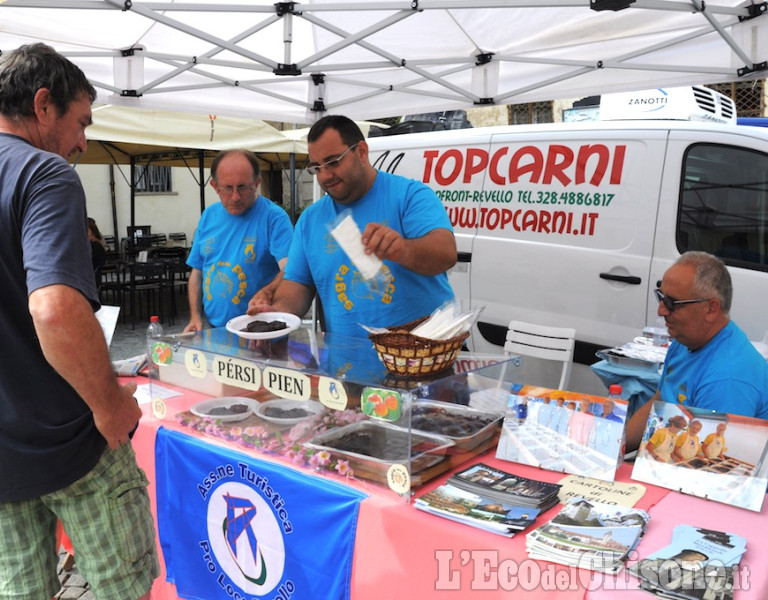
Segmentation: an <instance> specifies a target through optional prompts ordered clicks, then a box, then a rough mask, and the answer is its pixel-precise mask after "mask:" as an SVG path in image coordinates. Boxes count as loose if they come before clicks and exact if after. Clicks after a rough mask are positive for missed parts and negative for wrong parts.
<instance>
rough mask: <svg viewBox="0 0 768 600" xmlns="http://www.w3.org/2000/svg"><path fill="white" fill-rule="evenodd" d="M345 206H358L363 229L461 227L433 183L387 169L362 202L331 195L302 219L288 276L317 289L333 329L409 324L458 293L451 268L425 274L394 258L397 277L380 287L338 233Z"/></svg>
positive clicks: (411, 233)
mask: <svg viewBox="0 0 768 600" xmlns="http://www.w3.org/2000/svg"><path fill="white" fill-rule="evenodd" d="M345 210H350V211H351V213H352V218H353V219H354V220H355V222H356V223H357V226H358V227H359V228H360V231H361V232H362V231H364V230H365V226H366V225H367V224H368V223H380V224H382V225H386V226H387V227H391V228H392V229H394V230H395V231H397V232H398V233H400V235H402V236H403V237H405V238H407V239H414V238H419V237H422V236H424V235H426V234H427V233H429V232H430V231H433V230H435V229H447V230H449V231H453V228H452V227H451V222H450V219H449V218H448V214H447V213H446V211H445V208H444V207H443V205H442V204H441V203H440V200H439V199H438V197H437V196H436V195H435V193H434V192H433V191H432V190H431V189H430V188H429V187H427V186H426V185H424V184H423V183H420V182H418V181H415V180H413V179H407V178H405V177H402V176H399V175H393V174H391V173H384V172H381V171H379V172H378V174H377V175H376V180H375V181H374V184H373V186H372V187H371V189H370V190H369V191H368V193H367V194H365V196H363V197H362V198H360V199H359V200H356V201H355V202H352V203H350V204H338V203H337V202H335V201H334V200H333V199H332V198H331V197H330V196H328V195H326V196H323V197H322V198H321V199H320V200H319V201H317V202H316V203H314V204H312V205H311V206H309V207H308V208H307V209H306V210H305V211H304V212H303V213H302V215H301V217H300V218H299V221H298V223H297V224H296V233H295V235H294V239H293V243H292V244H291V252H290V254H289V256H288V265H287V267H286V268H285V278H286V279H289V280H291V281H296V282H298V283H302V284H304V285H309V286H314V287H315V288H316V289H317V293H318V296H319V297H320V301H321V303H322V307H323V313H324V315H325V324H326V329H327V330H328V331H329V332H332V333H335V334H339V335H346V336H353V337H364V336H367V335H368V334H367V332H366V331H365V330H364V329H363V328H362V327H360V325H359V323H362V324H364V325H369V326H372V327H388V326H392V325H401V324H403V323H407V322H410V321H413V320H415V319H418V318H419V317H423V316H425V315H429V314H431V313H432V312H433V311H434V310H435V309H436V308H438V307H439V306H440V305H442V304H443V303H444V302H446V301H448V300H451V299H452V298H453V297H454V295H453V289H452V288H451V286H450V284H449V283H448V275H447V274H446V273H441V274H439V275H434V276H428V275H419V274H418V273H414V272H413V271H411V270H409V269H406V268H405V267H402V266H401V265H399V264H397V263H395V262H392V261H387V260H385V261H384V265H385V267H386V268H387V269H389V271H390V274H391V277H392V279H391V282H390V283H389V285H388V286H386V289H383V290H376V289H372V288H371V286H370V285H368V283H367V282H366V281H364V280H363V278H362V277H361V276H360V273H359V272H358V271H357V269H355V267H354V265H353V263H352V261H351V260H350V259H349V257H348V256H347V254H346V253H345V252H344V250H342V249H341V247H340V246H339V245H338V244H337V243H336V241H335V240H334V238H333V236H332V235H331V233H330V230H329V225H330V226H331V227H332V226H333V223H334V222H335V220H336V219H337V217H338V215H339V214H340V213H341V212H342V211H345Z"/></svg>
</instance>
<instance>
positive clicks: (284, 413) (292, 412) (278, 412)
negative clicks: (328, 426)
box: [263, 406, 310, 419]
mask: <svg viewBox="0 0 768 600" xmlns="http://www.w3.org/2000/svg"><path fill="white" fill-rule="evenodd" d="M263 413H264V416H266V417H272V418H274V419H301V418H303V417H308V416H309V415H310V413H309V411H307V410H305V409H303V408H279V407H277V406H268V407H267V408H265V409H264V410H263Z"/></svg>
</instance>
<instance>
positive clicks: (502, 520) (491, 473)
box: [414, 463, 560, 537]
mask: <svg viewBox="0 0 768 600" xmlns="http://www.w3.org/2000/svg"><path fill="white" fill-rule="evenodd" d="M559 490H560V485H558V484H556V483H547V482H544V481H536V480H533V479H527V478H525V477H519V476H517V475H513V474H512V473H507V472H506V471H502V470H500V469H495V468H493V467H491V466H489V465H486V464H483V463H478V464H476V465H473V466H471V467H469V468H467V469H464V470H463V471H460V472H459V473H456V474H455V475H452V476H451V477H450V478H449V479H448V481H447V482H446V483H445V484H443V485H441V486H440V487H438V488H436V489H435V490H433V491H431V492H428V493H426V494H424V495H423V496H421V497H420V498H417V499H416V500H415V502H414V505H415V506H416V508H418V509H419V510H423V511H425V512H428V513H431V514H434V515H438V516H441V517H444V518H446V519H451V520H453V521H457V522H459V523H464V524H465V525H471V526H473V527H477V528H479V529H483V530H485V531H490V532H492V533H496V534H499V535H504V536H506V537H512V536H513V535H515V533H516V532H518V531H522V530H523V529H525V528H526V527H528V526H529V525H531V524H532V523H533V522H534V521H535V520H536V517H537V516H538V515H539V514H540V513H541V512H543V511H546V510H547V509H549V508H551V507H552V506H553V505H554V504H556V503H557V501H558V500H557V493H558V491H559Z"/></svg>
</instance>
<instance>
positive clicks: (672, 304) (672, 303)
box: [654, 288, 709, 313]
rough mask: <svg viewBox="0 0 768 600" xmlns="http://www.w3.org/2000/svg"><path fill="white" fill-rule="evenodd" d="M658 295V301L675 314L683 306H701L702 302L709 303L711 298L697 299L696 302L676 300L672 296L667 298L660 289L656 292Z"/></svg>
mask: <svg viewBox="0 0 768 600" xmlns="http://www.w3.org/2000/svg"><path fill="white" fill-rule="evenodd" d="M654 293H655V294H656V300H658V301H659V302H661V303H662V304H663V305H664V308H666V309H667V310H668V311H669V312H671V313H672V312H675V309H676V308H677V307H678V306H682V305H683V304H699V303H700V302H708V301H709V298H696V299H695V300H675V299H674V298H673V297H672V296H665V295H664V294H663V293H662V291H661V290H660V289H659V288H656V289H655V290H654Z"/></svg>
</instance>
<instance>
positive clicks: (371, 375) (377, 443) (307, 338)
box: [150, 325, 520, 501]
mask: <svg viewBox="0 0 768 600" xmlns="http://www.w3.org/2000/svg"><path fill="white" fill-rule="evenodd" d="M250 337H251V338H252V337H253V336H250ZM266 337H269V338H270V339H248V338H245V337H242V336H241V335H240V334H239V333H235V332H232V331H229V330H227V329H226V328H215V329H206V330H204V331H203V332H200V333H195V334H180V335H169V336H163V337H160V338H155V339H153V340H152V347H151V352H150V358H151V362H152V368H150V394H151V395H152V401H153V413H154V414H155V416H156V417H157V418H161V419H165V420H175V421H177V422H178V423H180V424H181V425H183V426H185V427H189V428H190V429H193V430H196V431H199V432H202V433H203V434H205V435H209V436H215V437H218V438H222V439H226V440H228V441H230V442H234V443H235V444H237V445H238V446H240V447H242V449H244V450H246V451H253V452H257V453H265V454H271V455H281V456H282V457H284V458H286V459H288V460H290V461H291V463H292V464H295V465H298V466H300V467H306V468H309V469H313V470H315V471H317V472H324V473H326V474H328V475H331V476H335V477H342V478H354V479H355V480H356V481H357V482H360V483H361V484H362V485H363V486H365V487H367V486H374V487H375V488H377V489H382V490H391V491H392V492H394V493H395V494H397V495H398V496H400V497H401V498H402V499H403V500H405V501H408V499H409V498H410V495H411V491H412V490H413V489H415V488H417V487H418V486H420V485H422V484H424V483H425V482H427V481H429V480H431V479H433V478H435V477H437V476H439V475H440V474H442V473H445V472H446V471H448V470H450V469H452V468H453V467H455V466H457V465H459V464H461V463H463V462H465V461H468V460H470V459H472V458H473V457H475V456H477V455H479V454H481V453H483V452H485V451H486V450H488V449H491V448H495V447H496V443H497V440H498V437H499V432H500V430H501V424H502V420H503V417H504V411H505V408H506V403H507V399H508V397H509V391H510V388H511V387H512V385H513V382H515V381H519V379H518V375H519V373H520V360H519V359H504V358H503V357H499V362H497V363H495V364H492V365H490V366H486V367H483V368H481V369H478V370H475V371H469V372H466V373H455V372H454V371H453V370H449V371H446V372H443V373H441V374H437V375H435V376H432V377H430V378H429V379H411V378H403V377H400V376H395V375H392V374H390V373H389V372H388V371H387V370H386V369H385V368H384V365H383V364H382V362H381V361H380V360H379V357H378V355H377V353H376V351H375V349H374V348H373V345H372V343H371V342H370V340H367V339H364V338H350V337H341V336H334V335H332V334H323V333H317V332H315V331H314V330H313V329H310V328H309V327H307V326H306V325H303V326H300V327H298V328H297V329H295V330H293V331H291V332H290V333H288V334H287V335H283V336H280V337H275V336H274V334H273V335H271V336H266ZM168 388H177V389H179V390H185V389H186V390H190V391H193V392H195V393H196V394H197V396H201V395H202V398H201V399H200V400H199V401H196V402H195V403H194V404H193V405H192V406H191V407H190V409H189V410H184V411H181V412H175V413H174V412H173V411H166V410H165V403H164V401H163V396H164V393H163V392H165V391H167V390H168Z"/></svg>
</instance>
